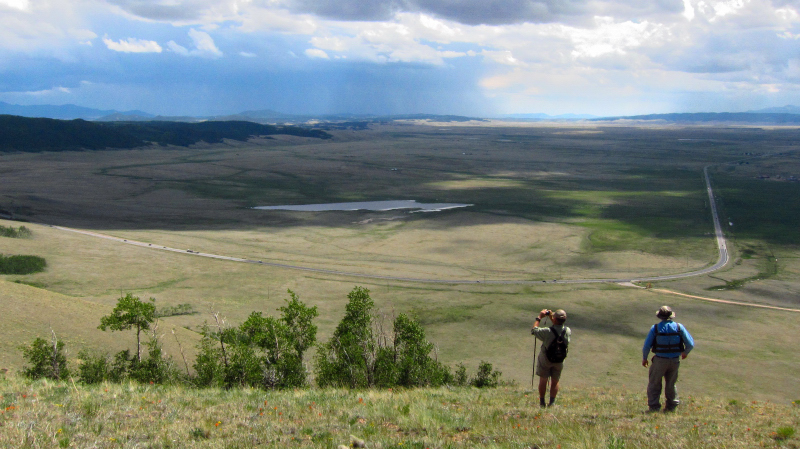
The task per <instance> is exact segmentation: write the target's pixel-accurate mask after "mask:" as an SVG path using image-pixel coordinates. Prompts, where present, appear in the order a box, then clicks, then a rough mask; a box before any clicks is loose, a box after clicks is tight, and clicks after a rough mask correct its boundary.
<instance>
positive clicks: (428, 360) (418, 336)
mask: <svg viewBox="0 0 800 449" xmlns="http://www.w3.org/2000/svg"><path fill="white" fill-rule="evenodd" d="M348 298H349V299H350V301H349V302H348V304H347V308H346V312H345V316H344V318H342V321H341V322H340V323H339V325H338V326H337V327H336V330H335V331H334V334H333V336H332V337H331V340H330V341H329V342H328V343H326V344H324V345H322V346H321V347H320V349H319V351H318V353H317V359H316V361H317V383H318V384H319V385H320V386H335V387H349V388H366V387H392V386H404V387H416V386H439V385H443V384H445V383H450V382H452V381H453V376H452V374H451V373H450V370H449V369H448V368H447V367H446V366H444V365H442V364H441V363H439V362H438V361H436V360H434V359H433V358H432V357H431V355H430V354H431V352H432V351H433V344H431V343H429V342H428V341H427V340H426V339H425V331H424V329H423V328H422V326H421V325H420V324H419V323H418V322H417V321H416V320H414V319H412V318H410V317H408V316H407V315H405V314H400V315H399V316H397V317H396V318H395V320H394V322H393V328H392V336H391V338H387V336H386V335H384V334H383V333H382V332H381V331H380V330H381V329H382V328H383V326H382V325H381V324H382V322H381V321H380V320H378V319H377V318H376V316H375V315H374V313H373V306H374V302H373V301H372V299H371V298H370V296H369V290H367V289H365V288H362V287H355V288H354V289H353V291H351V292H350V294H349V295H348Z"/></svg>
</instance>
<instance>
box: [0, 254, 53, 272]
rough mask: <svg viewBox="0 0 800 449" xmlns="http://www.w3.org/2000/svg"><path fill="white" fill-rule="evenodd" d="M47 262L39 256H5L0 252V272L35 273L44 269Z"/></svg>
mask: <svg viewBox="0 0 800 449" xmlns="http://www.w3.org/2000/svg"><path fill="white" fill-rule="evenodd" d="M46 266H47V262H46V261H45V260H44V258H43V257H39V256H4V255H2V254H0V274H33V273H38V272H40V271H44V269H45V267H46Z"/></svg>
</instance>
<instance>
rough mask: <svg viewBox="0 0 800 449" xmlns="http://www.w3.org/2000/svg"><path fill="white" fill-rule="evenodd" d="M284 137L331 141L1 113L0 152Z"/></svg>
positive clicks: (270, 129) (234, 126)
mask: <svg viewBox="0 0 800 449" xmlns="http://www.w3.org/2000/svg"><path fill="white" fill-rule="evenodd" d="M275 134H288V135H293V136H300V137H314V138H320V139H326V138H330V137H331V136H330V134H328V133H326V132H325V131H322V130H318V129H308V128H303V127H298V126H273V125H261V124H258V123H252V122H244V121H229V122H216V121H215V122H201V123H183V122H162V121H152V122H89V121H86V120H80V119H78V120H54V119H48V118H28V117H19V116H14V115H0V152H40V151H74V150H100V149H106V148H136V147H140V146H145V145H148V144H150V143H156V144H160V145H178V146H188V145H192V144H195V143H198V142H201V141H202V142H207V143H218V142H222V140H223V139H233V140H241V141H244V140H247V139H248V138H250V137H252V136H269V135H275Z"/></svg>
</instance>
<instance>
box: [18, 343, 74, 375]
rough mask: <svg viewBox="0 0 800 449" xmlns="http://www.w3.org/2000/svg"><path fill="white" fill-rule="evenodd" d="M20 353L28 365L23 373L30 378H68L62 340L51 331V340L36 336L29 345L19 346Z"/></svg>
mask: <svg viewBox="0 0 800 449" xmlns="http://www.w3.org/2000/svg"><path fill="white" fill-rule="evenodd" d="M20 349H21V350H22V355H23V357H25V360H26V361H27V362H28V363H29V364H30V366H28V367H25V369H24V370H23V373H24V374H25V375H26V376H27V377H30V378H31V379H41V378H43V377H44V378H47V379H53V380H65V379H68V378H69V369H68V368H67V356H66V355H65V354H64V342H63V341H59V340H58V339H57V338H56V334H55V332H53V338H52V341H50V342H48V341H47V340H45V339H44V338H39V337H37V338H36V339H35V340H33V343H31V345H30V346H23V347H21V348H20Z"/></svg>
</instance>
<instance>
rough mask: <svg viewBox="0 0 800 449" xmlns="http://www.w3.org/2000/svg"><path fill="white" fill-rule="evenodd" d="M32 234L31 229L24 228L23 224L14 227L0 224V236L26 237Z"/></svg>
mask: <svg viewBox="0 0 800 449" xmlns="http://www.w3.org/2000/svg"><path fill="white" fill-rule="evenodd" d="M32 235H33V233H32V232H31V230H30V229H28V228H26V227H25V226H20V227H19V228H14V227H13V226H2V225H0V237H11V238H19V239H26V238H30V237H31V236H32Z"/></svg>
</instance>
